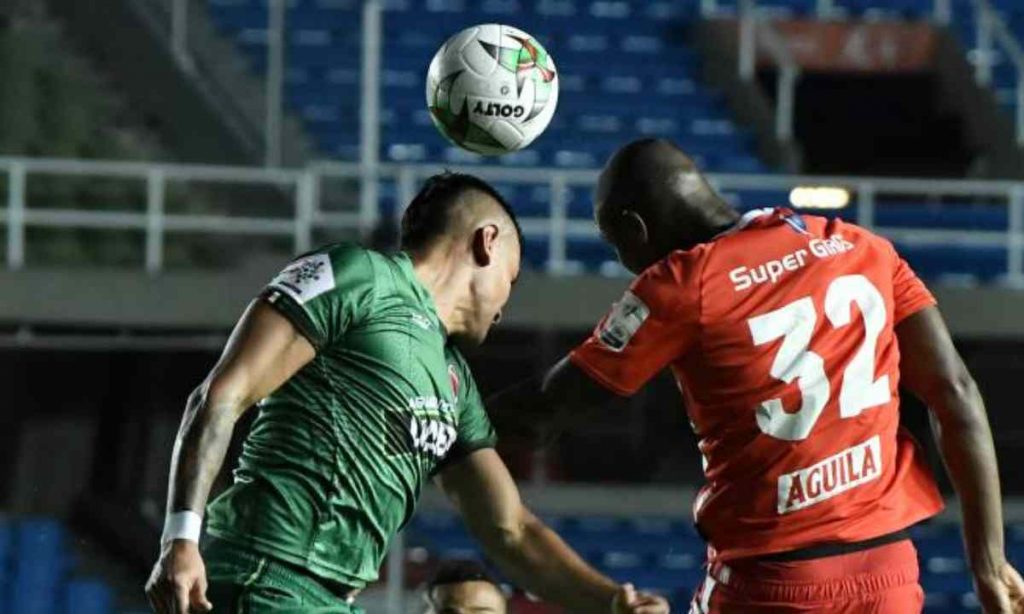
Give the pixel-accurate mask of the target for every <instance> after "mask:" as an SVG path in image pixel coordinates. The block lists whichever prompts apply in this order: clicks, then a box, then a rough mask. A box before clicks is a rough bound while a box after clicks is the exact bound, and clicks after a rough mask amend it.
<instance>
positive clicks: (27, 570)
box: [0, 518, 114, 614]
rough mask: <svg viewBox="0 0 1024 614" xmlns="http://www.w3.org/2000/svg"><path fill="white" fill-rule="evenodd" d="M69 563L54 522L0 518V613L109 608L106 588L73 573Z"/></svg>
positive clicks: (102, 613)
mask: <svg viewBox="0 0 1024 614" xmlns="http://www.w3.org/2000/svg"><path fill="white" fill-rule="evenodd" d="M75 565H76V560H75V557H74V556H73V554H72V552H71V551H70V549H69V545H68V536H67V532H66V530H65V528H64V526H63V525H62V524H61V523H60V522H58V521H56V520H52V519H47V518H29V519H23V520H19V521H13V522H12V521H8V520H0V612H31V613H33V614H109V613H110V612H113V611H114V595H113V592H112V590H111V589H110V587H109V586H108V585H107V584H106V583H104V582H102V581H99V580H96V579H90V578H76V577H73V575H72V574H73V571H74V568H75Z"/></svg>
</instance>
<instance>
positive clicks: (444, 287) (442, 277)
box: [412, 250, 470, 335]
mask: <svg viewBox="0 0 1024 614" xmlns="http://www.w3.org/2000/svg"><path fill="white" fill-rule="evenodd" d="M412 262H413V267H412V268H413V272H414V273H415V274H416V278H417V279H418V280H419V282H420V284H422V285H423V287H424V288H426V289H427V292H429V293H430V297H431V298H432V299H433V300H434V308H435V309H436V310H437V317H438V319H440V320H441V323H442V324H444V327H445V329H446V330H447V331H448V334H449V335H452V334H455V335H457V334H458V333H459V332H460V331H461V330H462V329H463V328H465V327H464V326H463V321H462V318H461V317H460V314H462V313H463V310H462V309H460V307H461V305H462V303H463V302H464V301H465V299H466V296H465V295H466V294H468V292H469V281H470V280H469V273H468V271H466V268H465V267H463V266H459V264H458V262H457V260H456V258H455V257H454V255H453V254H450V253H448V252H446V251H442V250H435V251H433V252H430V253H428V254H423V255H416V254H413V255H412Z"/></svg>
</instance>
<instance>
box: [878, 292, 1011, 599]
mask: <svg viewBox="0 0 1024 614" xmlns="http://www.w3.org/2000/svg"><path fill="white" fill-rule="evenodd" d="M896 334H897V337H898V339H899V344H900V353H901V355H902V358H901V362H900V371H901V377H902V381H903V384H904V385H905V386H906V387H907V388H908V389H909V390H910V391H911V392H913V393H914V394H915V395H916V396H917V397H918V398H920V399H921V400H922V401H923V402H924V403H925V404H926V405H927V406H928V408H929V409H930V412H931V413H930V418H931V423H932V431H933V433H934V435H935V439H936V442H937V444H938V446H939V450H940V451H941V453H942V459H943V461H944V462H945V465H946V468H947V470H948V471H949V476H950V479H951V480H952V482H953V487H954V488H955V489H956V492H957V495H958V496H959V499H960V508H961V511H962V514H963V531H964V542H965V545H966V551H967V559H968V562H969V564H970V568H971V571H972V572H973V574H974V576H975V579H976V581H977V582H978V584H979V597H981V598H982V603H983V604H985V605H986V606H987V607H986V609H987V610H989V611H996V612H1002V611H1009V610H1004V609H1003V608H1002V607H1001V606H999V605H996V604H997V603H999V602H1001V599H1000V596H999V595H997V594H994V593H993V591H992V590H990V589H993V586H989V587H986V584H991V585H999V584H1001V583H1002V580H1001V578H1003V576H1004V574H1006V573H1008V571H1007V570H1009V571H1012V568H1010V567H1009V565H1008V563H1007V562H1006V554H1005V550H1004V547H1003V513H1002V500H1001V495H1000V490H999V472H998V468H997V464H996V453H995V446H994V444H993V442H992V432H991V430H990V429H989V424H988V417H987V415H986V412H985V403H984V401H983V400H982V398H981V394H980V393H979V392H978V387H977V385H976V384H975V382H974V378H972V377H971V374H970V373H969V372H968V370H967V367H966V366H965V365H964V363H963V360H961V358H960V355H959V353H957V351H956V348H955V347H954V346H953V341H952V339H950V336H949V331H948V330H947V329H946V324H945V322H943V320H942V315H941V314H940V313H939V310H938V309H936V308H935V307H928V308H926V309H923V310H921V311H919V312H917V313H915V314H914V315H912V316H910V317H908V318H907V319H906V320H904V321H903V322H901V323H900V324H899V325H898V326H897V328H896ZM1013 575H1016V572H1013ZM1017 580H1019V576H1017ZM987 590H988V591H989V593H990V594H989V595H988V597H987V598H988V599H989V601H988V602H987V603H986V595H985V593H986V591H987ZM995 592H998V590H995Z"/></svg>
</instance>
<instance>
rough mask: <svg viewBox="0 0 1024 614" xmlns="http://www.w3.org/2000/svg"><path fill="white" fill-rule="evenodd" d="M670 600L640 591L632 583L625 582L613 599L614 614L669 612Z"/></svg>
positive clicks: (659, 613) (663, 613) (656, 613)
mask: <svg viewBox="0 0 1024 614" xmlns="http://www.w3.org/2000/svg"><path fill="white" fill-rule="evenodd" d="M668 610H669V609H668V601H665V598H664V597H661V596H658V595H652V594H650V593H638V592H637V590H636V589H635V588H634V587H633V585H632V584H623V585H622V586H621V587H620V588H619V592H617V593H615V598H614V599H612V614H668Z"/></svg>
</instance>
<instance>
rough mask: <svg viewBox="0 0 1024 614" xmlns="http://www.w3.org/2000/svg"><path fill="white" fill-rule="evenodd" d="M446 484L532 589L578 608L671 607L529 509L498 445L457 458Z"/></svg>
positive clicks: (469, 521) (654, 611) (480, 536)
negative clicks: (588, 558)
mask: <svg viewBox="0 0 1024 614" xmlns="http://www.w3.org/2000/svg"><path fill="white" fill-rule="evenodd" d="M440 483H441V487H442V488H443V489H444V491H445V493H446V494H447V495H448V496H449V497H450V498H451V500H452V501H453V502H454V504H455V506H456V507H457V508H458V510H459V512H460V513H461V515H462V518H463V520H464V522H465V523H466V526H467V527H468V528H469V530H470V532H471V533H472V534H473V535H474V536H475V537H476V539H477V540H479V542H480V544H481V545H482V546H483V548H484V550H485V551H486V552H487V554H488V556H490V557H491V558H492V559H493V560H494V561H495V562H497V564H498V565H499V566H500V567H501V569H502V571H504V572H505V573H506V574H508V576H509V577H510V578H511V579H512V580H514V581H515V582H516V583H517V584H519V585H520V586H522V587H525V588H526V589H527V590H529V591H530V592H532V593H534V594H537V595H539V596H541V597H543V598H544V599H546V600H548V601H551V602H553V603H557V604H559V605H561V606H563V607H565V608H568V609H569V610H570V611H572V612H602V613H605V612H635V613H637V614H664V613H667V612H668V604H667V602H666V601H665V600H664V599H662V598H660V597H656V596H651V595H645V594H641V595H637V594H635V592H634V591H633V590H632V587H629V586H619V585H618V584H617V583H616V582H614V581H613V580H611V579H610V578H607V577H605V576H604V575H602V574H600V573H598V572H597V571H596V570H595V569H593V568H592V567H590V566H589V565H588V564H587V563H586V562H584V561H583V559H581V558H580V556H579V555H578V554H576V553H575V552H574V551H573V550H572V549H571V548H570V547H569V546H568V545H566V543H565V542H564V541H562V539H561V538H560V537H558V535H556V534H555V532H554V531H552V530H551V529H549V528H548V527H547V526H546V525H545V524H544V523H543V522H541V521H540V519H538V518H537V517H536V516H534V515H533V514H532V513H531V512H530V511H529V510H528V509H526V507H525V506H524V505H523V502H522V500H521V499H520V497H519V489H518V488H516V485H515V482H514V481H513V480H512V476H510V475H509V473H508V469H506V468H505V464H504V463H503V462H502V460H501V458H500V457H499V456H498V455H497V453H496V452H495V451H494V450H493V449H491V448H486V449H482V450H477V451H475V452H473V453H471V454H469V455H468V456H466V458H464V459H462V460H460V461H458V462H456V463H453V464H452V465H451V466H449V467H447V468H446V469H445V470H444V471H442V472H441V474H440Z"/></svg>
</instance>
